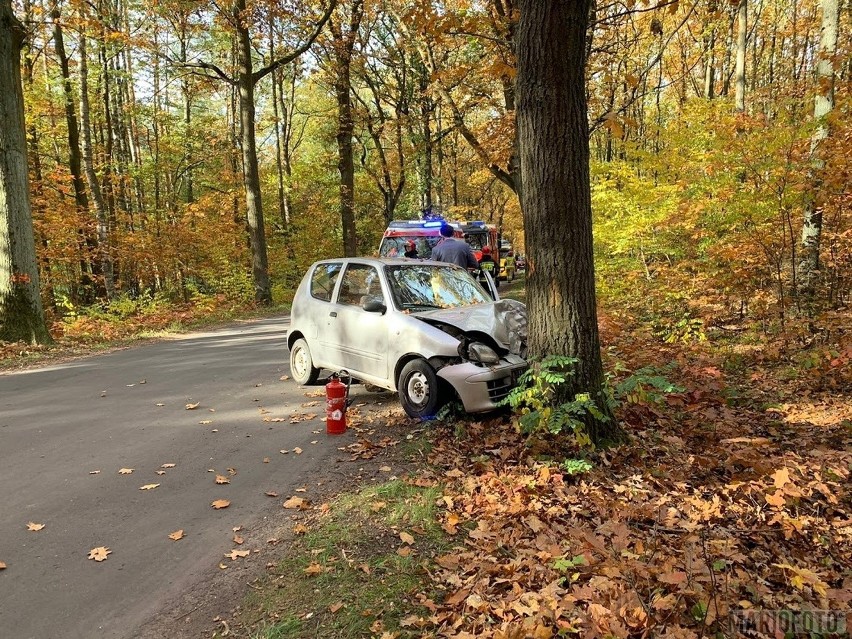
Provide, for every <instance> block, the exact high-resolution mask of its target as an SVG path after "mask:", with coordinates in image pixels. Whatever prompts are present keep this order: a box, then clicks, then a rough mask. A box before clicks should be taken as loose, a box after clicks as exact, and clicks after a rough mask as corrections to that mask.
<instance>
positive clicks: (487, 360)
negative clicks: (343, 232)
mask: <svg viewBox="0 0 852 639" xmlns="http://www.w3.org/2000/svg"><path fill="white" fill-rule="evenodd" d="M486 285H487V286H488V287H489V288H490V290H488V291H486V290H485V288H483V286H482V284H480V283H479V282H478V281H477V279H476V278H475V277H473V276H472V275H471V274H470V273H468V272H467V271H466V270H465V269H462V268H459V267H458V266H455V265H452V264H447V263H444V262H434V261H425V260H423V261H421V260H418V261H412V260H406V259H398V258H390V259H389V258H341V259H333V260H323V261H320V262H317V263H315V264H314V265H312V266H311V267H310V269H308V272H307V273H306V274H305V277H304V278H303V279H302V282H301V284H300V285H299V288H298V290H297V291H296V295H295V297H294V299H293V306H292V311H291V320H290V331H289V333H288V334H287V346H288V347H289V348H290V370H291V373H292V377H293V379H294V380H295V381H296V382H297V383H299V384H302V385H309V384H313V383H315V382H316V381H317V379H318V378H319V375H320V369H329V370H331V371H341V370H345V371H347V372H348V373H349V374H350V375H351V376H352V377H353V378H355V379H357V380H359V381H361V382H364V383H367V384H372V385H374V386H379V387H382V388H386V389H388V390H392V391H396V392H398V394H399V398H400V401H401V403H402V406H403V408H404V409H405V412H406V413H408V414H409V415H410V416H412V417H421V418H426V419H428V418H431V417H434V415H435V414H436V413H437V412H438V410H439V409H440V408H441V406H442V405H444V404H445V403H447V402H448V401H452V400H453V399H456V398H457V399H458V400H459V401H460V402H461V403H462V404H463V406H464V409H465V411H467V412H469V413H476V412H484V411H489V410H493V409H494V408H496V407H497V405H498V403H499V402H500V401H501V400H502V399H503V398H505V397H506V395H508V393H509V391H510V390H511V389H512V388H513V387H514V385H515V383H516V381H517V379H518V377H519V376H520V374H521V373H522V372H523V371H524V370H525V369H526V368H527V362H526V360H525V356H526V340H527V313H526V307H525V306H524V305H523V304H522V303H521V302H518V301H515V300H510V299H505V300H501V299H499V296H498V295H497V291H496V287H495V286H494V284H493V281H491V279H490V278H487V281H486Z"/></svg>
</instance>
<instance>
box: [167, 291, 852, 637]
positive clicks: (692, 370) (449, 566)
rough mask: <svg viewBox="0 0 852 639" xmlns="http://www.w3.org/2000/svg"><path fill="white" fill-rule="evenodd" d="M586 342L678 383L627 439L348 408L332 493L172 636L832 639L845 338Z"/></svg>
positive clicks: (616, 360)
mask: <svg viewBox="0 0 852 639" xmlns="http://www.w3.org/2000/svg"><path fill="white" fill-rule="evenodd" d="M521 286H523V283H522V282H519V283H518V284H517V285H516V286H515V287H513V288H515V289H516V290H517V288H518V287H521ZM601 328H602V342H603V343H604V344H605V345H606V349H605V357H606V361H607V368H608V369H609V370H615V371H618V377H620V378H622V379H623V378H625V377H626V376H628V375H629V374H630V373H631V372H633V373H636V372H637V371H640V370H642V371H645V372H646V373H645V374H647V375H651V374H655V375H665V376H666V377H667V378H668V380H669V381H671V382H673V383H674V384H676V385H677V386H678V387H679V388H678V389H677V391H676V392H672V393H668V394H657V393H655V392H654V390H653V388H651V387H650V386H648V385H645V386H639V387H637V388H636V389H635V392H633V393H632V394H630V395H628V396H627V398H626V399H625V400H624V401H623V402H622V404H621V406H620V408H619V410H618V415H617V416H618V419H619V420H620V422H621V423H622V424H623V426H624V427H625V429H626V430H627V432H628V434H629V436H630V441H629V442H628V443H626V444H623V445H621V446H619V447H617V448H611V449H608V450H605V451H588V450H581V449H579V448H570V449H567V450H566V448H565V446H564V445H563V444H560V446H559V447H558V448H557V447H555V446H554V442H553V441H547V440H544V441H542V440H537V441H531V440H529V439H527V438H525V437H523V436H521V435H519V434H518V432H517V430H516V428H515V425H514V423H513V420H512V418H511V416H509V415H494V416H489V417H488V418H486V419H471V418H467V417H465V418H462V417H455V418H450V419H447V420H445V421H443V422H438V423H432V424H429V425H428V427H424V425H423V424H419V423H415V422H414V421H412V420H409V419H407V418H406V417H405V416H404V414H403V413H402V411H401V410H389V411H386V412H385V413H383V414H382V415H381V416H380V418H379V421H380V422H381V423H378V422H377V421H376V417H374V416H373V417H367V415H366V414H361V413H359V412H358V411H357V410H356V411H355V412H353V413H352V414H351V415H350V426H351V427H352V429H353V432H354V433H355V434H356V437H355V442H354V443H352V444H350V445H349V446H347V447H346V448H345V450H344V451H342V454H343V455H344V456H346V457H348V458H349V460H350V461H352V462H354V463H353V464H352V468H353V472H352V473H350V476H348V477H347V478H346V479H345V480H343V481H341V483H340V484H339V485H341V486H345V487H346V488H345V489H341V490H340V492H334V493H329V494H328V495H325V496H324V497H323V499H321V500H318V501H316V502H307V501H304V500H302V501H298V502H297V501H294V502H293V508H288V509H287V510H282V515H281V521H280V522H277V523H276V525H277V526H278V527H279V528H281V529H282V530H284V531H286V533H287V538H288V540H289V543H286V544H279V545H277V546H276V547H275V549H274V553H273V555H272V558H271V559H267V561H266V564H265V566H261V565H260V564H258V565H257V569H256V571H255V573H254V574H253V575H251V576H250V577H245V576H243V579H244V581H242V582H234V581H231V582H229V583H230V585H229V587H228V588H225V586H224V585H221V584H219V583H211V584H209V588H208V589H207V590H206V591H205V593H200V594H201V596H200V597H196V598H195V599H196V600H199V599H202V600H203V598H204V596H206V595H207V594H209V593H211V592H214V589H220V590H219V592H220V595H221V596H220V597H219V599H220V603H221V602H222V599H223V598H225V599H226V600H227V606H225V607H226V608H227V609H228V612H227V614H225V613H221V612H219V613H217V614H216V615H215V616H212V615H210V616H207V617H205V616H204V612H205V610H206V609H204V608H201V613H200V615H199V614H194V615H193V622H192V623H187V624H186V626H185V627H178V626H177V625H174V626H172V627H171V629H170V632H169V634H168V635H166V636H170V637H173V638H175V637H199V636H203V637H226V636H227V637H251V638H256V639H272V638H285V637H293V638H296V637H299V638H301V637H304V638H307V637H335V638H345V637H346V638H348V637H376V638H379V639H408V638H412V639H413V638H414V637H454V638H457V639H473V638H474V637H476V638H490V637H493V638H495V639H497V638H499V639H514V638H517V639H520V638H525V637H533V638H544V637H553V636H564V637H569V636H581V637H584V638H585V637H640V636H657V637H669V638H672V639H677V638H683V639H698V638H701V637H705V636H711V635H715V636H717V637H734V636H739V635H740V634H748V633H749V632H750V633H751V634H750V635H749V636H767V637H774V636H783V634H784V632H783V631H784V630H792V631H794V634H795V633H801V632H803V630H804V629H805V626H806V625H807V624H810V626H808V628H809V629H810V631H811V633H810V634H811V636H816V637H833V636H848V631H849V629H852V481H850V474H852V344H850V342H849V335H848V334H847V333H844V332H843V331H840V333H839V337H838V338H837V339H836V340H834V341H833V342H832V343H824V344H810V345H808V347H807V348H802V347H796V346H795V345H791V344H790V343H785V342H783V341H781V340H776V341H754V342H752V343H749V341H748V340H747V339H744V338H743V336H741V335H740V334H739V333H734V334H729V333H726V332H719V333H716V334H713V335H709V336H708V339H707V340H705V341H694V342H676V343H673V344H666V343H663V342H662V341H661V340H660V339H659V337H658V336H654V335H653V334H652V333H651V331H650V330H646V329H644V328H643V327H642V326H641V325H639V324H638V323H636V322H633V321H631V320H630V319H629V318H625V317H623V316H620V315H616V314H608V313H607V312H606V310H604V311H603V312H602V314H601ZM835 334H837V333H835ZM297 497H298V496H294V500H295V499H297ZM277 536H278V537H279V538H284V537H283V536H282V534H280V531H279V534H278V535H277ZM265 556H266V557H270V555H269V554H266V555H265ZM223 578H224V577H223ZM246 584H247V585H246ZM190 603H191V602H185V604H184V608H186V606H188V605H190ZM202 603H203V602H199V603H198V606H201V605H202ZM223 605H224V604H223ZM186 610H187V613H188V612H191V611H192V610H193V609H192V608H186ZM219 610H220V611H221V610H222V607H221V606H220V608H219ZM808 611H816V612H813V614H810V613H809V612H808ZM178 613H179V614H178ZM182 617H183V613H181V612H180V609H177V612H176V616H173V617H171V618H172V619H175V620H177V619H180V618H182ZM175 623H177V621H175ZM796 624H798V625H796ZM779 633H780V634H779Z"/></svg>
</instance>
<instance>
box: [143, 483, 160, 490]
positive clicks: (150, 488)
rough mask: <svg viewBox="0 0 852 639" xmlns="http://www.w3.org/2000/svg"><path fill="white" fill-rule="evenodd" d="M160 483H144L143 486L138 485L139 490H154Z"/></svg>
mask: <svg viewBox="0 0 852 639" xmlns="http://www.w3.org/2000/svg"><path fill="white" fill-rule="evenodd" d="M159 485H160V484H145V485H144V486H139V490H154V489H155V488H156V487H157V486H159Z"/></svg>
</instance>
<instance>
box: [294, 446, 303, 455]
mask: <svg viewBox="0 0 852 639" xmlns="http://www.w3.org/2000/svg"><path fill="white" fill-rule="evenodd" d="M293 452H294V453H296V454H297V455H301V454H302V449H301V448H299V447H298V446H296V447H295V448H294V449H293Z"/></svg>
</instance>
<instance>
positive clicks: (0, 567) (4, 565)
mask: <svg viewBox="0 0 852 639" xmlns="http://www.w3.org/2000/svg"><path fill="white" fill-rule="evenodd" d="M0 570H6V564H5V563H3V562H2V561H0Z"/></svg>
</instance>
